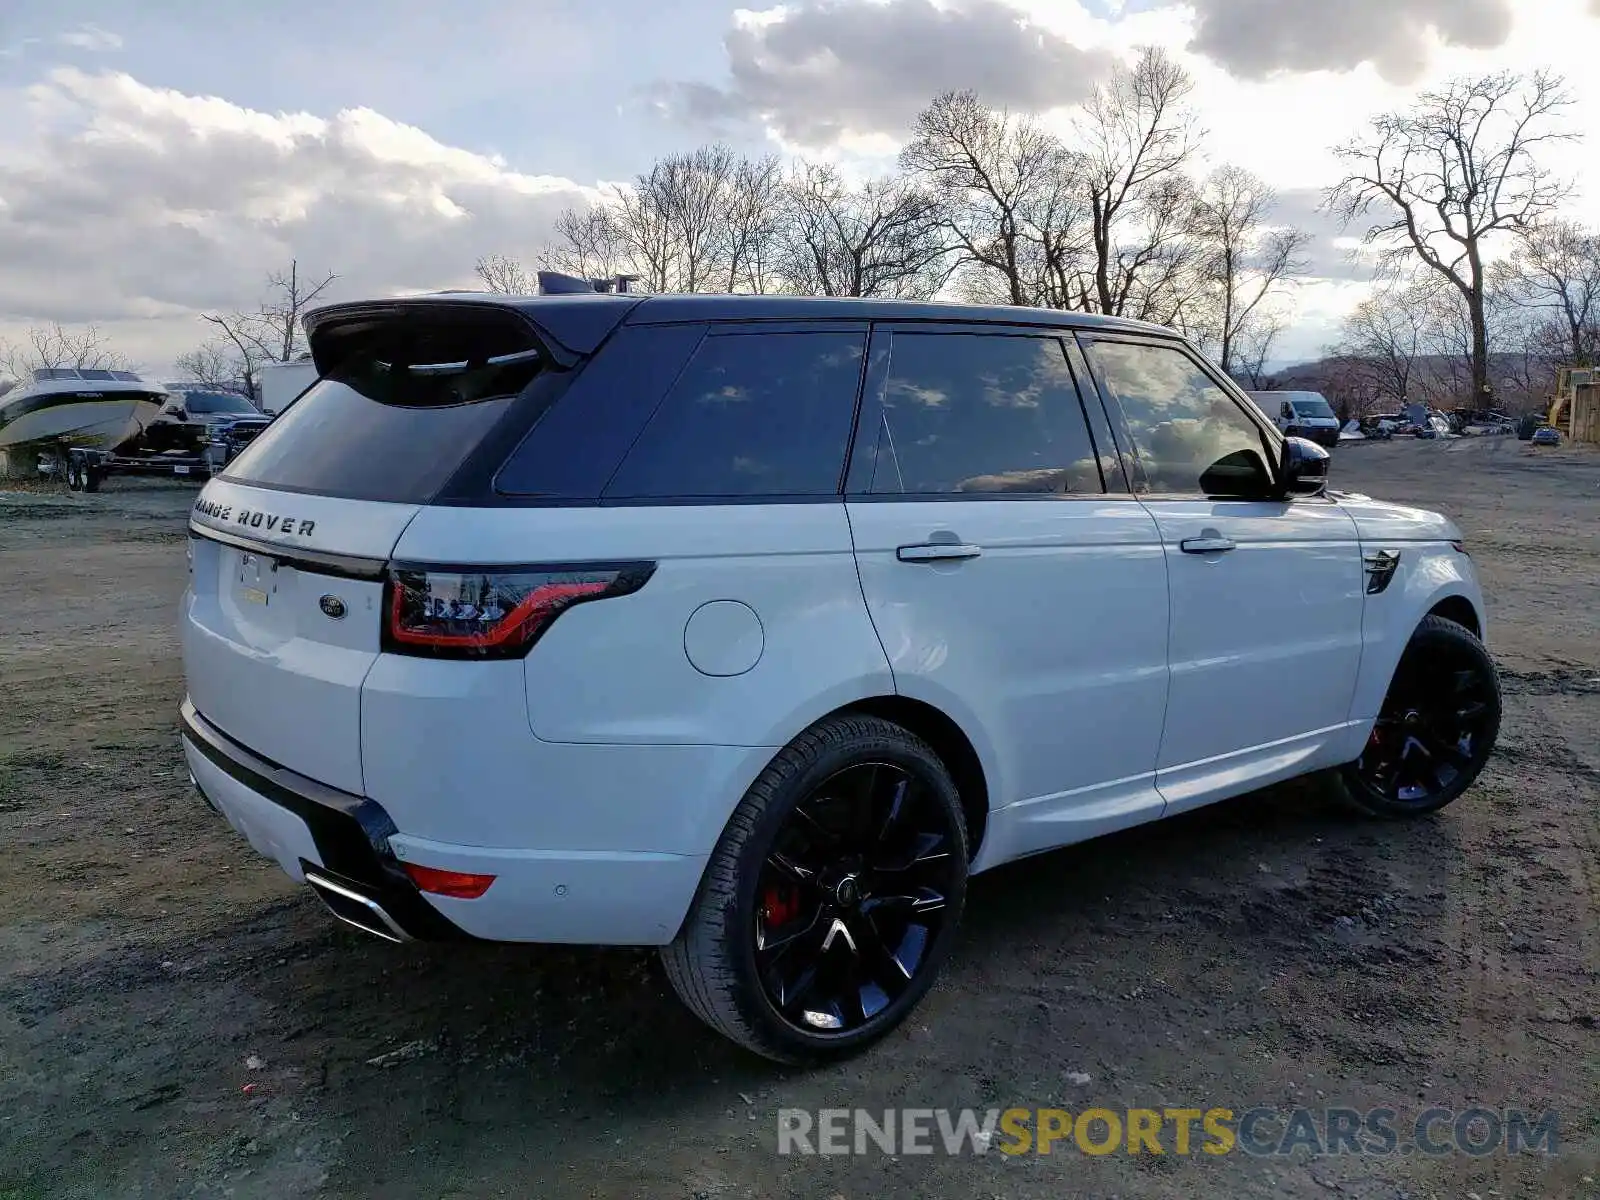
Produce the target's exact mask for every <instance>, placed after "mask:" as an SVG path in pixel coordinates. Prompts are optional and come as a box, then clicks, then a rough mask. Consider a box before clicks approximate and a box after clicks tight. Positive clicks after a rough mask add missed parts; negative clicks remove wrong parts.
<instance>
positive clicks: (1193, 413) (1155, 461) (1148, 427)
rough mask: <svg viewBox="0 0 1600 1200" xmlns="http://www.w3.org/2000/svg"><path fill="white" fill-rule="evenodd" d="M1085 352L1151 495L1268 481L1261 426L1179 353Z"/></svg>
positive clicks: (1091, 346)
mask: <svg viewBox="0 0 1600 1200" xmlns="http://www.w3.org/2000/svg"><path fill="white" fill-rule="evenodd" d="M1084 351H1085V353H1086V354H1087V355H1088V357H1089V364H1090V366H1091V368H1092V369H1093V370H1094V373H1095V375H1096V376H1098V377H1099V380H1100V384H1101V386H1102V387H1104V388H1105V389H1106V391H1108V392H1109V393H1110V394H1111V396H1112V397H1113V399H1115V400H1116V402H1117V403H1118V404H1119V405H1121V407H1122V412H1123V416H1124V417H1125V418H1126V420H1127V423H1128V432H1129V433H1130V434H1131V435H1132V437H1133V444H1134V448H1135V449H1136V450H1137V451H1138V454H1139V459H1140V461H1141V462H1142V463H1143V464H1144V471H1145V476H1146V478H1147V479H1148V481H1149V490H1150V491H1151V492H1154V493H1157V494H1163V493H1165V494H1178V495H1188V494H1194V493H1201V494H1206V493H1211V494H1218V493H1219V492H1221V493H1227V494H1232V493H1233V492H1234V489H1235V487H1236V485H1237V481H1238V478H1239V476H1240V472H1244V473H1245V474H1253V475H1258V476H1259V477H1261V478H1262V479H1265V477H1266V476H1267V465H1266V462H1267V460H1266V449H1265V447H1266V443H1265V441H1264V440H1263V438H1262V434H1261V430H1260V427H1259V426H1257V425H1256V423H1255V422H1254V421H1252V420H1251V419H1250V418H1249V417H1247V416H1246V415H1245V413H1244V410H1243V409H1241V408H1240V407H1239V406H1238V405H1237V404H1236V403H1234V400H1233V398H1232V397H1231V396H1229V395H1228V394H1227V393H1226V392H1224V391H1223V390H1222V389H1221V388H1220V387H1218V386H1217V385H1216V384H1215V383H1213V382H1212V381H1211V379H1210V377H1209V376H1207V375H1206V373H1205V372H1204V371H1202V370H1201V369H1200V367H1199V365H1198V364H1197V363H1195V361H1194V360H1193V359H1191V358H1190V357H1189V356H1188V355H1187V354H1185V353H1184V352H1183V351H1182V350H1180V349H1178V348H1177V347H1176V346H1156V345H1150V344H1148V343H1134V342H1089V343H1087V345H1085V347H1084ZM1223 460H1227V461H1226V462H1224V461H1223ZM1213 468H1216V470H1215V471H1213ZM1230 481H1231V482H1230Z"/></svg>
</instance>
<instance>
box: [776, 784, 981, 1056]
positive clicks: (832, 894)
mask: <svg viewBox="0 0 1600 1200" xmlns="http://www.w3.org/2000/svg"><path fill="white" fill-rule="evenodd" d="M960 836H961V835H960V831H959V830H957V829H955V828H953V827H952V826H951V816H950V814H949V812H948V811H947V810H946V809H945V808H944V807H943V806H942V805H940V804H939V803H937V802H936V801H935V800H934V799H933V797H932V796H931V794H930V792H929V790H928V789H927V788H926V787H924V786H922V784H921V783H920V782H919V781H918V780H917V779H916V777H915V776H913V775H912V774H911V773H910V772H908V771H906V770H905V769H904V768H902V767H899V766H896V765H894V764H892V763H884V762H864V763H857V764H855V765H853V766H850V767H846V768H845V769H844V770H842V771H839V772H838V773H837V774H835V775H833V776H831V777H829V778H828V779H825V780H824V781H823V782H822V783H821V784H820V785H819V786H818V787H817V788H815V789H814V790H813V791H812V792H811V793H810V794H809V795H808V796H806V797H805V798H804V799H803V800H801V801H800V803H799V804H797V805H795V807H794V808H793V809H792V810H791V812H790V814H789V818H788V820H787V821H786V822H785V823H784V825H783V827H782V828H781V829H780V830H779V832H778V837H777V840H776V841H775V842H774V844H773V847H772V850H771V852H770V853H769V854H768V855H767V859H766V862H765V864H764V866H763V868H762V871H761V873H760V876H759V878H758V880H757V883H756V895H757V897H758V901H759V903H758V905H757V907H756V910H755V912H754V914H753V916H754V921H753V926H754V928H753V929H752V930H751V936H752V938H753V941H754V947H755V956H756V967H757V970H758V972H759V973H760V977H761V984H762V987H763V989H764V990H765V992H766V996H767V999H768V1000H769V1001H770V1002H771V1004H772V1006H773V1008H774V1009H776V1010H777V1012H778V1013H779V1014H781V1015H782V1017H783V1019H784V1020H785V1021H787V1022H789V1023H790V1024H791V1025H793V1026H795V1027H796V1028H797V1029H800V1030H803V1031H806V1032H820V1033H823V1034H837V1033H848V1032H851V1031H853V1030H857V1029H860V1028H861V1027H862V1026H864V1025H866V1024H867V1023H868V1022H869V1021H871V1020H872V1019H873V1018H874V1017H877V1016H878V1015H879V1014H881V1013H883V1012H884V1011H885V1010H886V1009H887V1008H888V1007H889V1006H890V1005H891V1004H893V1003H894V1002H895V1001H896V1000H898V999H899V998H900V997H901V996H903V995H905V994H906V992H907V990H908V989H909V988H910V986H911V982H912V980H914V979H915V978H916V976H917V972H918V971H919V970H921V969H922V967H923V966H924V964H925V963H926V962H927V961H928V952H929V950H930V949H931V948H932V947H933V945H934V943H935V942H936V941H937V940H938V936H939V933H940V931H941V930H942V929H943V928H944V923H945V921H946V919H947V918H949V917H950V916H951V909H950V899H949V898H950V895H951V893H952V891H953V890H955V889H956V888H957V887H959V886H960V883H959V881H960V880H961V879H963V878H964V877H965V864H964V863H960V862H959V861H958V858H957V855H958V847H959V842H960Z"/></svg>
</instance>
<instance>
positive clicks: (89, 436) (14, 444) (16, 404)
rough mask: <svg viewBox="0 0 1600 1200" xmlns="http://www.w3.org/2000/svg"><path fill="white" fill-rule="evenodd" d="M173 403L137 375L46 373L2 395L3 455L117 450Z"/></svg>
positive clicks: (67, 369)
mask: <svg viewBox="0 0 1600 1200" xmlns="http://www.w3.org/2000/svg"><path fill="white" fill-rule="evenodd" d="M166 399H167V393H166V391H165V390H164V389H163V388H162V387H161V386H160V385H159V384H154V383H150V382H149V381H147V380H145V379H143V378H141V377H140V376H139V374H138V373H137V372H134V371H111V370H103V369H99V368H90V367H41V368H39V369H38V370H36V371H34V372H32V375H31V378H29V380H28V381H27V382H25V383H21V384H19V385H17V386H16V387H13V388H12V389H11V390H10V391H8V392H5V393H4V394H0V450H12V449H16V448H18V447H21V446H27V445H30V444H32V443H40V444H43V443H52V442H53V443H71V444H72V445H74V446H108V447H109V446H115V445H116V444H117V443H119V442H121V441H123V440H124V439H126V438H128V437H130V436H131V435H133V434H135V433H137V432H138V431H139V429H140V428H141V427H142V426H143V425H144V424H145V423H146V422H148V421H149V420H151V419H152V418H153V417H154V416H155V415H156V414H157V413H158V412H159V411H160V410H161V405H162V403H163V402H164V401H165V400H166Z"/></svg>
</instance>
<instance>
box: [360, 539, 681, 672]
mask: <svg viewBox="0 0 1600 1200" xmlns="http://www.w3.org/2000/svg"><path fill="white" fill-rule="evenodd" d="M654 571H655V564H654V563H638V562H633V563H581V564H575V565H555V566H531V567H435V566H415V567H413V566H397V567H395V568H393V569H392V570H391V571H390V574H389V583H388V593H389V595H388V602H387V605H386V607H387V611H388V619H387V620H386V621H385V624H384V639H383V640H384V649H385V650H389V651H391V652H394V653H397V654H416V655H423V656H427V657H432V658H517V657H519V656H521V655H523V654H526V653H527V652H528V648H529V647H530V646H532V645H533V644H534V642H536V641H538V640H539V637H540V636H541V635H542V634H543V633H544V631H545V630H546V629H548V628H550V625H551V624H552V623H553V622H554V621H555V619H556V618H557V617H559V616H560V615H561V614H562V613H564V612H566V611H567V609H569V608H571V607H572V606H573V605H575V604H583V603H587V602H588V601H591V600H605V599H609V598H610V597H613V596H626V595H628V594H629V593H631V592H636V591H638V590H639V589H640V588H642V587H643V586H644V585H645V583H646V582H647V581H648V580H649V578H650V576H651V574H652V573H654Z"/></svg>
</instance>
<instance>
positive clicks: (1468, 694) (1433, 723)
mask: <svg viewBox="0 0 1600 1200" xmlns="http://www.w3.org/2000/svg"><path fill="white" fill-rule="evenodd" d="M1500 713H1501V705H1500V682H1499V678H1498V676H1497V675H1496V672H1495V666H1494V660H1493V659H1492V658H1490V656H1489V651H1488V650H1487V649H1486V648H1485V647H1484V644H1483V643H1482V642H1481V641H1479V640H1478V638H1477V637H1476V636H1475V635H1474V634H1473V633H1472V631H1471V630H1469V629H1467V628H1466V627H1464V626H1462V625H1458V624H1456V623H1455V622H1454V621H1450V620H1446V619H1445V618H1444V617H1439V616H1428V617H1425V618H1423V621H1422V624H1420V625H1419V626H1417V629H1416V632H1415V633H1413V634H1412V635H1411V640H1410V641H1409V642H1407V643H1406V648H1405V652H1404V653H1403V654H1402V655H1401V656H1400V663H1399V665H1398V666H1397V667H1396V668H1395V674H1394V678H1393V679H1392V680H1391V681H1390V683H1389V693H1388V695H1386V696H1385V697H1384V702H1383V708H1382V709H1381V710H1380V712H1379V716H1378V720H1377V723H1376V724H1375V726H1374V729H1373V735H1372V738H1371V740H1369V741H1368V743H1367V746H1366V747H1365V748H1364V749H1363V751H1362V756H1361V758H1359V759H1357V760H1356V761H1355V762H1353V763H1350V764H1348V765H1346V766H1344V767H1342V768H1340V770H1339V782H1340V783H1341V785H1342V787H1341V790H1342V792H1343V793H1344V796H1343V798H1344V799H1345V800H1346V801H1347V802H1348V803H1349V804H1351V805H1352V806H1354V807H1355V808H1356V810H1357V811H1359V812H1361V813H1363V814H1365V815H1367V816H1372V817H1386V818H1413V817H1422V816H1427V815H1428V814H1430V813H1436V812H1438V811H1439V810H1440V809H1442V808H1444V807H1446V806H1447V805H1450V804H1453V803H1454V802H1455V801H1456V800H1458V799H1459V798H1460V797H1461V795H1462V793H1464V792H1465V791H1466V790H1467V789H1468V788H1470V787H1471V786H1472V785H1473V783H1474V782H1476V781H1477V778H1478V776H1479V774H1480V773H1481V772H1482V771H1483V767H1484V764H1485V763H1487V762H1488V761H1489V755H1490V754H1491V753H1493V751H1494V743H1495V739H1496V737H1498V736H1499V733H1500ZM1452 736H1454V737H1455V741H1453V742H1452V741H1451V740H1450V739H1451V737H1452ZM1391 766H1393V768H1394V769H1393V771H1390V770H1389V768H1390V767H1391ZM1408 778H1410V779H1413V780H1414V782H1413V783H1412V784H1411V785H1409V786H1407V785H1405V784H1404V783H1403V782H1402V781H1403V780H1405V779H1408ZM1391 779H1392V780H1393V781H1394V786H1393V787H1391V786H1389V781H1390V780H1391ZM1408 793H1409V794H1408Z"/></svg>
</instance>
